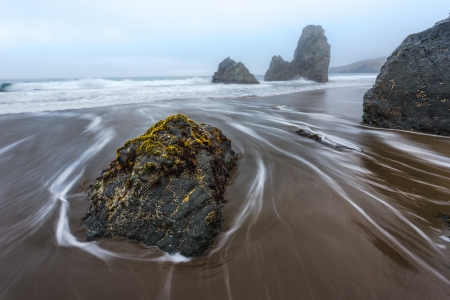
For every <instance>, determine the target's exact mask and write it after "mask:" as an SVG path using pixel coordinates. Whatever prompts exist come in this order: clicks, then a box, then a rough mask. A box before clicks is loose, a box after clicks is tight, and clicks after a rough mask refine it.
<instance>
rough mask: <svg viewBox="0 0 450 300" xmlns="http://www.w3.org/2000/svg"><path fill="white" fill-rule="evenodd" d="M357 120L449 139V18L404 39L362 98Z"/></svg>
mask: <svg viewBox="0 0 450 300" xmlns="http://www.w3.org/2000/svg"><path fill="white" fill-rule="evenodd" d="M363 111H364V114H363V121H364V122H366V123H368V124H371V125H375V126H380V127H385V128H394V129H406V130H415V131H421V132H425V133H431V134H440V135H450V18H447V19H445V20H443V21H440V22H438V23H436V24H435V25H434V26H433V27H431V28H429V29H427V30H425V31H422V32H419V33H416V34H411V35H409V36H408V37H407V38H406V39H405V40H404V41H403V42H402V43H401V44H400V46H398V47H397V49H395V51H394V52H393V53H392V55H391V56H389V57H388V59H387V61H386V63H385V64H384V65H383V67H382V68H381V71H380V74H379V75H378V77H377V79H376V82H375V85H374V86H373V88H371V89H370V90H368V91H367V92H366V94H365V95H364V104H363Z"/></svg>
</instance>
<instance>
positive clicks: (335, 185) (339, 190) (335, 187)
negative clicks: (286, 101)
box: [229, 123, 450, 285]
mask: <svg viewBox="0 0 450 300" xmlns="http://www.w3.org/2000/svg"><path fill="white" fill-rule="evenodd" d="M229 125H231V126H233V127H235V128H237V129H239V130H241V131H243V132H247V133H248V134H249V135H250V136H252V137H254V138H256V139H258V140H260V141H261V142H263V143H265V144H266V145H267V146H270V147H271V148H273V149H274V150H276V151H279V152H281V153H283V154H284V155H286V156H289V157H291V158H293V159H295V160H297V161H299V162H301V163H303V164H305V165H307V166H309V167H310V168H311V169H312V170H314V171H315V172H316V173H317V174H318V175H320V177H322V178H323V179H324V180H325V181H326V182H327V183H328V184H329V186H330V187H332V189H333V190H335V191H336V192H337V193H338V194H339V195H340V196H341V197H342V198H343V199H344V200H345V201H346V202H348V203H349V204H350V205H351V206H353V207H354V208H355V209H356V210H357V211H358V212H359V213H360V214H361V215H362V216H363V217H364V218H365V219H366V220H367V221H368V222H369V223H371V224H372V225H373V226H374V227H375V228H376V229H378V230H379V231H380V232H381V233H382V234H383V235H384V236H386V237H387V238H388V239H389V240H391V241H392V242H393V243H394V244H395V245H396V246H397V247H398V248H399V249H400V250H402V251H403V253H405V254H406V255H408V256H409V257H411V258H412V259H413V260H414V261H416V262H417V263H418V264H419V265H421V266H422V267H424V268H425V269H426V270H428V272H430V273H431V274H433V275H434V276H436V277H437V278H439V279H440V280H441V281H442V282H444V283H446V284H447V285H450V281H449V280H448V279H447V278H445V277H444V276H443V275H442V274H441V273H439V272H438V271H437V270H435V269H434V268H433V267H431V266H430V265H428V264H427V263H426V262H425V261H424V260H422V259H421V258H420V257H418V256H417V255H415V254H414V253H412V252H411V251H409V250H408V249H407V248H406V247H405V246H403V245H402V243H401V242H400V241H398V240H397V239H396V238H395V237H394V236H393V235H391V234H390V233H388V232H387V231H386V230H385V229H384V228H383V227H381V226H380V225H379V224H378V223H377V222H375V220H373V219H372V218H371V217H370V216H369V215H368V214H367V213H366V212H365V211H364V209H362V208H361V207H360V206H359V205H357V204H356V203H355V202H353V201H352V200H351V199H350V197H349V196H348V195H347V193H346V192H345V191H344V190H343V189H342V187H341V186H340V185H339V184H338V183H337V182H336V181H335V180H334V179H332V178H331V177H330V176H328V175H327V174H326V173H324V172H323V171H322V170H320V169H319V168H318V167H317V166H315V165H313V164H312V163H310V162H309V161H307V160H305V159H303V158H301V157H299V156H297V155H295V154H293V153H290V152H288V151H285V150H283V149H281V148H279V147H277V146H275V145H273V144H272V143H271V142H269V141H268V140H266V139H264V138H263V137H261V136H260V135H259V134H258V133H256V131H254V130H253V129H251V128H249V127H246V126H243V125H242V124H237V123H229ZM252 125H254V124H252ZM376 200H381V199H376ZM383 202H384V201H382V200H381V203H383ZM384 204H386V207H387V208H389V209H390V210H392V211H393V212H394V213H396V214H397V213H398V214H399V212H398V211H396V210H395V209H394V208H393V207H392V206H391V205H389V204H387V203H385V202H384ZM407 224H408V225H409V226H410V227H412V228H413V229H414V231H416V232H417V233H419V236H421V237H422V238H423V239H424V240H425V241H427V243H428V244H429V245H431V246H432V247H433V248H434V249H435V250H438V251H437V253H439V254H440V255H442V253H441V252H440V251H439V249H438V247H437V246H436V245H435V244H434V243H433V242H432V241H431V240H430V239H429V238H428V236H426V234H425V233H424V232H423V231H421V230H420V229H419V228H418V227H417V226H414V225H413V224H412V223H411V222H409V221H408V222H407Z"/></svg>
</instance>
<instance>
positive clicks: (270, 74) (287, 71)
mask: <svg viewBox="0 0 450 300" xmlns="http://www.w3.org/2000/svg"><path fill="white" fill-rule="evenodd" d="M293 71H294V70H293V69H292V68H291V64H290V63H289V62H288V61H285V60H284V59H283V58H282V57H281V56H280V55H278V56H273V57H272V61H271V62H270V66H269V69H268V70H267V72H266V74H265V75H264V80H266V81H284V80H289V78H291V79H295V74H294V72H293Z"/></svg>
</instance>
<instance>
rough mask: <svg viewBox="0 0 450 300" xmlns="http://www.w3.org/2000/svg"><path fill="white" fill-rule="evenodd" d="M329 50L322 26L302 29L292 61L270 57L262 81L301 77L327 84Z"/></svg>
mask: <svg viewBox="0 0 450 300" xmlns="http://www.w3.org/2000/svg"><path fill="white" fill-rule="evenodd" d="M330 49H331V46H330V44H328V41H327V37H326V36H325V30H323V28H322V26H320V25H318V26H315V25H308V26H306V27H305V28H303V31H302V35H301V36H300V39H299V40H298V44H297V49H295V52H294V59H293V60H292V61H291V62H288V61H285V60H284V59H282V58H281V56H274V57H272V61H271V63H270V66H269V69H268V70H267V72H266V74H265V75H264V80H266V81H286V80H293V79H298V78H300V77H303V78H305V79H308V80H314V81H317V82H327V81H328V67H329V65H330Z"/></svg>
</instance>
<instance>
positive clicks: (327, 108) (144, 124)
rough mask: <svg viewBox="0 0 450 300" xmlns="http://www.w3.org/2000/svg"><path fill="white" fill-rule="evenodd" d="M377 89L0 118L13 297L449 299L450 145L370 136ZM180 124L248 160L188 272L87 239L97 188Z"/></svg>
mask: <svg viewBox="0 0 450 300" xmlns="http://www.w3.org/2000/svg"><path fill="white" fill-rule="evenodd" d="M369 87H370V85H362V86H356V87H341V88H330V89H318V90H313V91H305V92H300V93H293V94H286V95H281V96H271V97H263V98H247V99H229V100H227V99H223V100H171V101H156V102H153V103H148V104H132V105H120V106H111V107H99V108H87V109H79V110H63V111H52V112H38V113H22V114H6V115H0V127H1V128H2V130H1V131H0V141H1V142H0V162H1V169H2V171H1V172H0V199H1V202H0V211H1V215H2V217H1V218H0V240H1V244H2V247H0V248H1V249H0V265H1V268H0V298H2V299H106V298H109V299H126V298H127V299H196V300H198V299H218V300H219V299H445V298H447V297H448V295H449V294H450V268H449V267H450V260H449V257H450V255H449V253H450V252H449V250H448V247H449V244H448V241H450V239H449V238H448V236H449V235H450V230H449V229H448V228H447V227H446V226H445V224H444V223H443V222H442V221H441V220H440V218H439V214H440V213H448V212H449V210H448V203H447V199H448V198H449V196H450V186H449V184H448V178H449V177H450V150H449V149H450V147H449V146H450V138H445V137H439V136H432V135H425V134H418V133H414V132H402V131H395V130H386V129H377V128H371V127H369V126H367V125H364V124H363V123H362V121H361V115H362V98H363V94H364V93H365V91H367V89H368V88H369ZM177 113H182V114H185V115H187V116H188V117H189V118H191V119H193V120H195V121H197V122H204V123H208V124H211V125H214V126H217V127H219V128H220V129H221V130H222V131H223V132H224V134H225V135H226V136H227V137H229V138H230V139H231V140H232V146H233V149H234V150H235V151H236V152H237V153H238V154H239V157H240V158H239V161H238V165H237V167H236V169H235V171H234V176H233V179H232V180H231V183H230V185H229V186H228V187H227V190H226V196H225V198H226V200H227V202H226V203H225V205H224V207H223V215H224V219H225V221H224V224H223V230H222V232H221V233H220V234H219V236H218V237H217V238H216V243H215V245H214V247H213V248H212V249H211V250H210V251H209V253H208V255H207V256H206V257H202V258H195V259H191V260H187V259H185V258H182V257H171V256H168V255H167V254H164V253H163V252H161V251H159V250H158V249H156V248H145V247H144V246H143V245H141V244H139V243H136V242H132V241H128V240H125V239H109V240H100V241H98V242H86V240H85V234H86V228H85V227H84V225H83V223H82V218H83V217H84V216H85V214H86V211H87V208H88V205H89V203H88V202H87V200H86V199H85V198H84V192H85V191H86V189H87V188H88V187H89V185H90V183H91V182H92V181H93V180H94V179H95V178H96V177H98V176H99V175H100V172H101V170H102V169H104V168H106V167H107V166H108V164H109V163H110V161H111V160H113V159H114V158H115V150H116V149H117V148H118V147H119V146H121V145H122V144H123V143H124V142H125V141H126V140H128V139H130V138H133V137H135V136H138V135H140V134H142V133H144V132H145V131H146V129H147V128H148V127H150V126H152V125H153V124H154V123H155V122H157V121H158V120H160V119H163V118H165V117H167V116H168V115H171V114H177ZM298 129H304V130H311V131H312V132H314V133H316V134H318V135H320V136H321V137H322V138H323V139H324V140H326V141H328V142H329V143H331V144H333V145H344V146H345V147H346V149H347V150H341V151H339V150H336V149H333V148H331V147H327V146H326V145H324V144H321V143H318V142H317V141H314V140H311V139H308V138H305V137H302V136H299V135H298V134H296V133H295V131H297V130H298ZM149 295H151V296H150V297H149Z"/></svg>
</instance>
